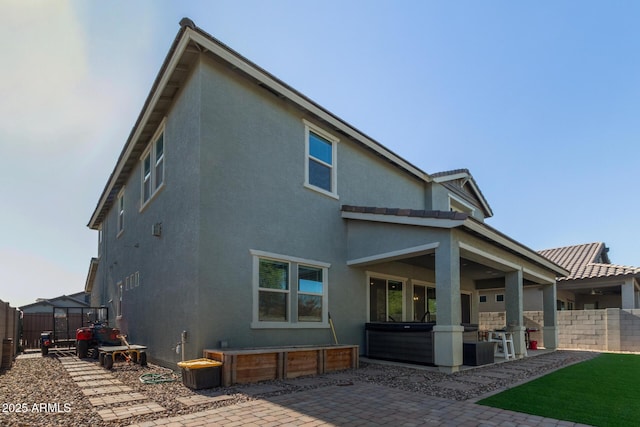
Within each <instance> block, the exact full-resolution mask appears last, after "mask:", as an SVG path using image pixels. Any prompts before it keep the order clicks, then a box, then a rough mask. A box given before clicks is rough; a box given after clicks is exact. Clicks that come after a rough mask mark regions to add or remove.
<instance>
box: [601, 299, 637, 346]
mask: <svg viewBox="0 0 640 427" xmlns="http://www.w3.org/2000/svg"><path fill="white" fill-rule="evenodd" d="M610 310H612V309H607V313H609V311H610ZM617 311H618V313H619V314H620V317H619V322H620V351H634V352H635V351H640V309H635V310H617Z"/></svg>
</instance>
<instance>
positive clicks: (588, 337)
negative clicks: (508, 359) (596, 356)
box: [479, 308, 640, 352]
mask: <svg viewBox="0 0 640 427" xmlns="http://www.w3.org/2000/svg"><path fill="white" fill-rule="evenodd" d="M557 314H558V317H557V320H558V324H557V327H558V348H559V349H567V350H593V351H623V352H640V309H635V310H621V309H619V308H607V309H603V310H565V311H559V312H558V313H557ZM523 317H524V319H523V320H524V325H525V327H527V328H532V329H538V330H539V331H538V332H531V334H530V338H531V340H536V341H538V345H539V346H541V347H544V342H543V338H542V332H541V331H542V327H543V326H544V319H543V312H542V311H526V312H524V316H523ZM504 325H505V313H504V312H484V313H480V320H479V327H480V329H481V330H491V329H500V328H503V327H504Z"/></svg>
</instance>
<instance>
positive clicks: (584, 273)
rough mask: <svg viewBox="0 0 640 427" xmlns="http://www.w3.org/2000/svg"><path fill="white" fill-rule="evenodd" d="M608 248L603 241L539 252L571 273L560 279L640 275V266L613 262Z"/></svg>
mask: <svg viewBox="0 0 640 427" xmlns="http://www.w3.org/2000/svg"><path fill="white" fill-rule="evenodd" d="M607 251H608V248H607V247H606V246H605V244H604V243H602V242H596V243H586V244H582V245H574V246H564V247H561V248H554V249H545V250H542V251H538V253H539V254H540V255H542V256H544V257H546V258H548V259H549V260H551V261H553V262H554V263H556V264H558V265H561V266H562V267H564V268H566V269H567V270H569V271H571V274H570V275H569V276H567V277H560V278H558V280H559V281H560V280H563V281H566V280H580V279H596V278H605V277H615V276H627V275H639V276H640V268H639V267H629V266H624V265H616V264H611V262H610V261H609V256H608V255H607Z"/></svg>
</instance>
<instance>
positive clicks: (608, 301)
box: [540, 242, 640, 310]
mask: <svg viewBox="0 0 640 427" xmlns="http://www.w3.org/2000/svg"><path fill="white" fill-rule="evenodd" d="M608 252H609V248H607V247H606V245H605V244H604V243H602V242H596V243H587V244H583V245H575V246H565V247H562V248H554V249H546V250H543V251H540V254H541V255H543V256H545V257H546V258H549V259H550V260H551V261H553V262H555V263H556V264H558V265H561V266H563V267H564V268H566V269H567V270H569V271H570V272H571V274H569V275H568V276H566V277H559V278H558V279H557V280H558V282H557V287H558V309H559V310H565V309H571V308H573V309H576V310H582V309H585V310H587V309H600V308H622V309H634V308H640V301H639V298H638V296H639V295H640V293H639V292H640V267H629V266H624V265H616V264H612V263H611V261H610V260H609V254H608Z"/></svg>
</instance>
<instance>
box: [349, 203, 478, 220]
mask: <svg viewBox="0 0 640 427" xmlns="http://www.w3.org/2000/svg"><path fill="white" fill-rule="evenodd" d="M341 209H342V212H355V213H366V214H375V215H394V216H407V217H414V218H438V219H453V220H460V221H464V220H465V219H467V218H468V217H469V215H468V214H466V213H462V212H449V211H427V210H419V209H399V208H377V207H371V206H351V205H342V208H341Z"/></svg>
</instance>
